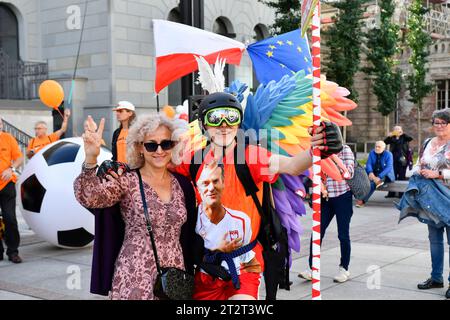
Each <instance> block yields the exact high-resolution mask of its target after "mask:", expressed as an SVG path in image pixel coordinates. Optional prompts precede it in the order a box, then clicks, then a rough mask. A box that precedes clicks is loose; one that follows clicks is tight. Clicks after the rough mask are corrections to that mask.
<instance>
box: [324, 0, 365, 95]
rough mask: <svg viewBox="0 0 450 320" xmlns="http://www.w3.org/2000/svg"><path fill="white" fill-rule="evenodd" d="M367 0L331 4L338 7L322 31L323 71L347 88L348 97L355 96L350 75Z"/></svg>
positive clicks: (357, 58) (356, 66) (356, 68)
mask: <svg viewBox="0 0 450 320" xmlns="http://www.w3.org/2000/svg"><path fill="white" fill-rule="evenodd" d="M366 2H367V0H343V1H340V2H334V3H332V4H331V5H332V6H333V7H334V8H336V9H338V10H339V11H338V14H337V15H336V16H335V17H333V19H334V24H333V25H332V26H331V27H329V28H328V29H327V30H324V31H323V35H324V38H325V39H326V46H327V47H328V48H329V50H330V51H329V59H327V60H326V61H325V63H324V64H325V68H324V69H325V72H326V74H327V77H328V78H329V79H330V80H333V81H336V82H337V83H339V85H340V86H343V87H345V88H347V89H349V90H350V93H351V95H350V98H351V99H353V100H356V99H357V96H358V95H357V92H356V90H355V89H354V87H353V85H354V76H355V74H356V73H357V72H358V71H359V68H360V67H359V62H360V53H361V44H362V42H363V35H362V32H361V28H362V18H363V14H364V10H363V7H362V6H363V4H364V3H366Z"/></svg>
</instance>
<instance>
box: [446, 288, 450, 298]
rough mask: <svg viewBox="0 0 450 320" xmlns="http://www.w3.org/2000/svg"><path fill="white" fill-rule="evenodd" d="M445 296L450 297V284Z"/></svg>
mask: <svg viewBox="0 0 450 320" xmlns="http://www.w3.org/2000/svg"><path fill="white" fill-rule="evenodd" d="M445 298H447V299H450V285H449V286H448V289H447V292H446V293H445Z"/></svg>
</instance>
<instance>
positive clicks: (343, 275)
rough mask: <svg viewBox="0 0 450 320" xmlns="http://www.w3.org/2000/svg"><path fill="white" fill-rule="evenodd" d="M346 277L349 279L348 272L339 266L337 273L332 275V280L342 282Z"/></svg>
mask: <svg viewBox="0 0 450 320" xmlns="http://www.w3.org/2000/svg"><path fill="white" fill-rule="evenodd" d="M348 279H350V272H348V271H347V270H345V269H344V268H343V267H339V273H338V274H337V276H335V277H334V280H333V281H334V282H339V283H342V282H345V281H347V280H348Z"/></svg>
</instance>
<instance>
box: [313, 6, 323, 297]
mask: <svg viewBox="0 0 450 320" xmlns="http://www.w3.org/2000/svg"><path fill="white" fill-rule="evenodd" d="M312 65H313V130H316V128H318V127H319V126H320V120H321V103H320V1H317V5H316V6H315V8H314V15H313V18H312ZM320 160H321V157H320V150H319V149H318V148H317V147H314V148H313V195H312V200H313V225H312V254H313V258H312V299H313V300H321V299H322V297H321V294H320V241H321V239H320V224H321V217H320V216H321V208H320V206H321V197H320V194H321V184H322V180H321V164H320Z"/></svg>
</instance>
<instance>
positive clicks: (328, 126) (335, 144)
mask: <svg viewBox="0 0 450 320" xmlns="http://www.w3.org/2000/svg"><path fill="white" fill-rule="evenodd" d="M320 125H321V126H322V127H323V128H324V130H323V131H322V134H323V146H324V147H325V149H324V150H321V151H320V152H321V156H322V159H326V158H328V157H329V156H331V155H333V154H336V153H339V152H341V151H342V148H343V145H342V143H343V139H342V134H341V130H340V129H339V127H338V126H337V125H336V124H335V123H333V122H322V123H321V124H320Z"/></svg>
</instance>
